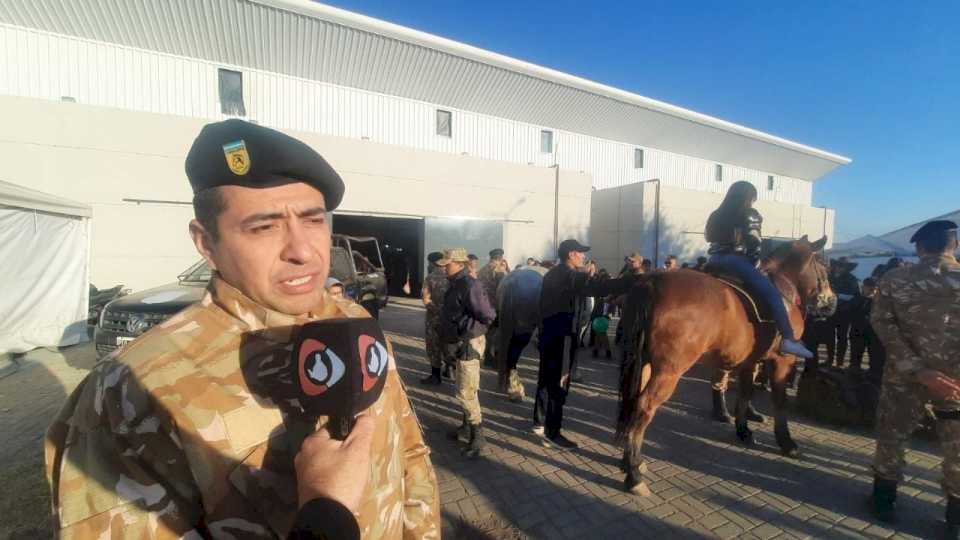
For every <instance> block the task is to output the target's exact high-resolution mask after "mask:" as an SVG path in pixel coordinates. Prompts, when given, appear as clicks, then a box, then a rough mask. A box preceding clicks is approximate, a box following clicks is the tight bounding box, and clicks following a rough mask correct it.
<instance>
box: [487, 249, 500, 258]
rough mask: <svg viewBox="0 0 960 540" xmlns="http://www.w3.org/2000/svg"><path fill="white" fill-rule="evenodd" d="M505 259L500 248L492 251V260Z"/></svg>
mask: <svg viewBox="0 0 960 540" xmlns="http://www.w3.org/2000/svg"><path fill="white" fill-rule="evenodd" d="M495 257H503V250H502V249H500V248H497V249H491V250H490V258H491V259H493V258H495Z"/></svg>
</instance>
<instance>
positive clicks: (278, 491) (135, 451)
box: [45, 120, 440, 539]
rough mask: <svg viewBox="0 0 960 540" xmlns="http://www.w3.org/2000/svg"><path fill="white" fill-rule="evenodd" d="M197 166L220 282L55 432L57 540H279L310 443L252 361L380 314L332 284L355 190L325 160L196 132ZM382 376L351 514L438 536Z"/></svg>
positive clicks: (395, 393) (260, 131)
mask: <svg viewBox="0 0 960 540" xmlns="http://www.w3.org/2000/svg"><path fill="white" fill-rule="evenodd" d="M274 167H276V168H277V169H274ZM186 170H187V176H188V177H189V179H190V183H191V185H192V187H193V190H194V194H195V195H194V208H195V212H196V214H197V219H196V220H194V221H192V222H191V223H190V232H191V235H192V237H193V239H194V242H195V244H196V245H197V248H198V250H199V251H200V253H201V254H202V255H203V256H204V258H205V259H206V260H207V262H208V264H210V266H211V268H212V269H213V270H214V277H213V279H212V280H211V282H210V284H209V286H208V289H207V293H206V295H205V296H204V298H203V300H202V301H201V302H200V303H198V304H195V305H193V306H191V307H189V308H187V309H186V310H184V311H182V312H180V313H178V314H176V315H174V316H173V317H171V318H170V319H168V320H167V321H165V322H163V323H161V324H159V325H157V326H156V327H154V328H153V329H151V330H150V331H149V332H147V333H146V334H144V335H143V336H141V337H140V338H138V339H137V340H136V341H134V342H133V343H131V344H129V345H127V346H126V347H124V348H123V349H120V350H119V351H118V353H116V354H114V355H113V356H112V357H110V358H109V359H107V360H105V361H103V362H101V363H99V364H98V365H97V366H96V367H95V368H94V369H93V370H92V371H91V373H90V374H89V375H88V376H87V378H86V379H84V381H83V382H82V383H81V384H80V385H79V386H78V387H77V389H76V390H75V391H74V392H73V393H72V395H71V396H70V397H69V398H68V400H67V402H66V404H65V405H64V407H63V409H62V410H61V411H60V413H59V414H58V415H57V417H56V418H55V420H54V421H53V423H52V425H51V426H50V428H49V429H48V431H47V435H46V440H45V461H46V476H47V479H48V481H49V483H50V488H51V495H52V507H53V512H54V518H55V522H56V528H57V530H58V536H59V537H61V538H68V539H73V538H76V539H88V538H130V539H141V538H152V539H166V538H237V539H248V538H257V539H260V538H285V537H286V536H287V535H288V533H289V532H290V530H291V527H292V526H293V525H294V520H295V518H296V515H297V506H298V500H297V499H298V486H297V480H296V478H297V477H296V471H295V467H294V458H295V457H296V456H297V455H298V452H299V450H300V448H299V447H298V446H296V445H294V444H293V439H294V438H293V437H288V436H286V433H287V430H286V426H287V425H288V422H289V421H290V420H291V418H290V417H289V416H288V413H289V410H290V407H291V404H290V403H289V402H287V401H286V400H284V401H283V402H275V401H273V400H272V399H271V398H270V396H269V395H265V393H264V392H263V391H262V390H263V388H264V386H262V384H265V383H266V382H267V381H276V380H281V379H282V377H279V376H278V374H276V373H275V372H274V373H266V372H263V371H262V370H260V369H258V368H259V367H261V365H260V364H258V363H257V362H252V361H251V359H254V358H257V357H258V355H263V354H264V353H269V354H279V355H281V357H283V358H286V357H287V356H286V355H288V354H290V350H291V348H292V343H291V339H292V337H293V335H294V332H295V329H297V328H299V325H302V324H303V323H305V322H308V321H316V320H328V319H340V318H357V317H364V318H366V317H369V314H368V313H367V312H366V311H365V310H364V309H363V308H362V307H360V306H359V305H357V304H355V303H353V302H351V301H349V300H334V299H332V298H331V297H330V296H329V295H328V294H327V292H326V291H325V289H324V287H323V284H324V282H325V280H326V278H327V274H328V271H329V253H330V243H331V235H330V226H329V222H328V221H327V219H326V213H327V211H328V210H332V209H334V208H336V206H337V205H338V204H339V203H340V201H341V199H342V196H343V190H344V186H343V182H342V181H341V180H340V177H339V175H337V174H336V172H335V171H333V169H332V168H330V166H329V165H327V163H326V162H325V161H324V160H323V158H322V157H320V155H319V154H317V153H316V152H315V151H314V150H312V149H311V148H310V147H308V146H306V145H305V144H303V143H301V142H300V141H297V140H296V139H293V138H291V137H289V136H287V135H284V134H282V133H280V132H277V131H274V130H271V129H268V128H264V127H261V126H257V125H255V124H251V123H247V122H243V121H241V120H228V121H225V122H218V123H214V124H209V125H207V126H205V127H204V128H203V130H202V131H201V133H200V135H199V136H198V137H197V139H196V141H194V144H193V147H192V148H191V150H190V153H189V154H188V156H187V162H186ZM273 351H277V352H276V353H273ZM388 355H389V358H392V348H391V347H390V346H389V343H388ZM270 358H273V357H272V356H271V357H270ZM386 377H387V378H386V382H385V386H384V388H383V391H382V394H381V395H380V397H379V398H378V400H377V401H376V402H375V403H374V404H373V405H371V406H370V408H369V409H367V410H366V412H365V414H368V415H370V416H371V417H372V418H373V420H374V424H375V425H374V426H373V433H372V441H373V444H372V447H373V455H372V456H371V459H370V465H369V475H370V476H369V478H370V483H369V486H368V487H367V492H366V495H365V496H364V497H363V502H362V504H361V505H360V507H359V508H358V509H356V510H355V511H354V512H353V514H354V517H355V518H356V520H357V524H358V527H359V530H360V532H361V535H362V537H363V538H377V539H380V538H384V539H400V538H405V539H407V538H408V539H421V538H439V536H440V509H439V491H438V489H437V480H436V475H435V473H434V470H433V465H432V464H431V462H430V458H429V449H428V448H427V446H426V445H425V444H424V442H423V436H422V433H421V430H420V427H419V424H418V421H417V418H416V416H415V414H414V412H413V410H412V409H411V407H410V403H409V401H408V399H407V396H406V392H405V391H404V388H403V385H402V383H401V381H400V377H399V375H398V373H397V369H396V366H395V363H394V361H393V360H389V364H388V368H387V375H386ZM258 389H259V390H258ZM266 393H267V394H268V393H269V392H266ZM281 407H284V408H283V409H281ZM326 422H327V418H326V417H322V416H321V417H320V418H319V419H317V421H316V426H317V428H319V429H323V428H324V426H325V425H326ZM295 446H296V447H295Z"/></svg>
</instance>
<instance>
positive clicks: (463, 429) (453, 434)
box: [447, 413, 470, 442]
mask: <svg viewBox="0 0 960 540" xmlns="http://www.w3.org/2000/svg"><path fill="white" fill-rule="evenodd" d="M447 438H448V439H450V440H451V441H460V442H468V441H469V440H470V424H468V423H467V415H466V413H464V415H463V422H462V423H461V424H460V425H459V426H458V427H457V428H456V429H451V430H449V431H447Z"/></svg>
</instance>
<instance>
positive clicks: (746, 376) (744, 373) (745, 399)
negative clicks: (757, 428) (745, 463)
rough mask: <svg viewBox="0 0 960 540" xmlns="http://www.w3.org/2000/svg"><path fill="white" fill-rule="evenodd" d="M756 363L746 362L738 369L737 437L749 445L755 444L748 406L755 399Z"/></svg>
mask: <svg viewBox="0 0 960 540" xmlns="http://www.w3.org/2000/svg"><path fill="white" fill-rule="evenodd" d="M753 373H754V364H753V363H752V362H744V363H743V364H741V365H740V368H739V369H738V370H737V406H736V417H737V420H736V428H737V437H738V438H739V439H740V440H741V441H742V442H743V443H744V444H746V445H747V446H750V445H752V444H753V431H750V428H749V427H748V426H747V407H749V405H750V400H751V399H753Z"/></svg>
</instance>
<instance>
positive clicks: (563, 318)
mask: <svg viewBox="0 0 960 540" xmlns="http://www.w3.org/2000/svg"><path fill="white" fill-rule="evenodd" d="M638 277H639V276H637V275H634V274H628V275H626V276H624V277H621V278H616V279H603V278H600V277H597V276H590V275H589V274H587V273H586V272H579V271H576V270H574V269H572V268H570V267H569V266H567V265H566V264H558V265H557V266H554V267H553V268H551V269H550V271H549V272H547V275H545V276H544V277H543V288H542V289H541V291H540V317H541V318H542V320H543V322H542V325H543V329H542V332H543V336H542V337H543V338H544V339H549V338H555V337H560V336H570V335H575V334H576V328H575V326H574V321H576V320H577V319H576V317H575V315H576V310H577V301H576V300H577V298H578V297H581V296H599V297H603V296H608V295H611V294H622V293H624V292H626V291H627V290H628V289H630V286H631V285H633V283H634V282H635V281H637V279H638Z"/></svg>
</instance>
